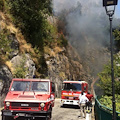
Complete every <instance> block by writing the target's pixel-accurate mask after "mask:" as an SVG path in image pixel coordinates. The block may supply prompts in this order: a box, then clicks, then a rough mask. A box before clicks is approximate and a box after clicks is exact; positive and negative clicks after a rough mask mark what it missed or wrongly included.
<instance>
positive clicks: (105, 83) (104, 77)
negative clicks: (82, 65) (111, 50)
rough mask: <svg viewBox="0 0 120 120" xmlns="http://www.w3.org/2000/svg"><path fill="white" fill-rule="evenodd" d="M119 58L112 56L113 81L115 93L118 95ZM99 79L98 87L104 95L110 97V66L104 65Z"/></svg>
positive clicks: (119, 92)
mask: <svg viewBox="0 0 120 120" xmlns="http://www.w3.org/2000/svg"><path fill="white" fill-rule="evenodd" d="M119 71H120V56H119V54H118V55H115V56H114V79H115V92H116V94H120V72H119ZM98 76H99V77H100V82H99V86H100V87H101V89H103V90H104V94H105V95H112V85H111V84H112V83H111V82H112V80H111V64H110V63H109V64H108V65H105V67H104V70H103V71H102V72H101V73H99V74H98Z"/></svg>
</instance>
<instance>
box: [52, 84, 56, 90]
mask: <svg viewBox="0 0 120 120" xmlns="http://www.w3.org/2000/svg"><path fill="white" fill-rule="evenodd" d="M52 92H55V84H54V83H52Z"/></svg>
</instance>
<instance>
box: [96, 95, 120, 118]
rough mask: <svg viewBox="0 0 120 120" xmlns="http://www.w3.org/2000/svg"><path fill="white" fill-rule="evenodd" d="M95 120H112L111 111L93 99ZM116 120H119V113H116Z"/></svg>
mask: <svg viewBox="0 0 120 120" xmlns="http://www.w3.org/2000/svg"><path fill="white" fill-rule="evenodd" d="M95 120H112V109H110V108H108V107H106V106H104V105H102V104H101V103H100V102H99V101H98V98H97V97H96V98H95ZM116 120H120V112H116Z"/></svg>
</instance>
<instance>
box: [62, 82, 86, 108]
mask: <svg viewBox="0 0 120 120" xmlns="http://www.w3.org/2000/svg"><path fill="white" fill-rule="evenodd" d="M81 91H84V92H85V93H87V92H88V83H87V82H85V81H63V89H62V91H61V106H63V105H79V95H80V94H81Z"/></svg>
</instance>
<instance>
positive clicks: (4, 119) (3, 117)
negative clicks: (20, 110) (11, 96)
mask: <svg viewBox="0 0 120 120" xmlns="http://www.w3.org/2000/svg"><path fill="white" fill-rule="evenodd" d="M2 120H13V119H12V117H8V116H2Z"/></svg>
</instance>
